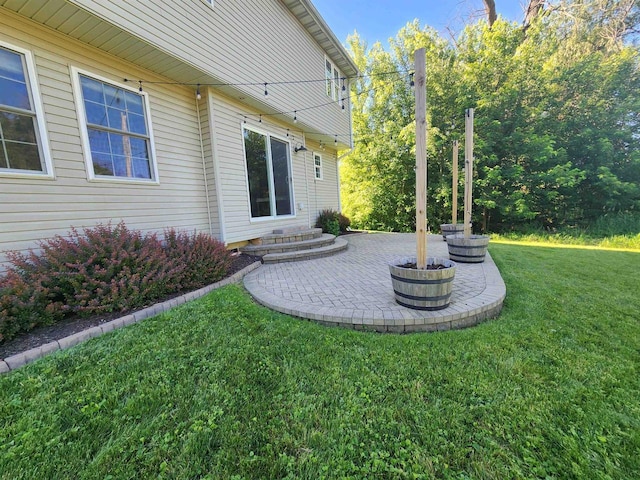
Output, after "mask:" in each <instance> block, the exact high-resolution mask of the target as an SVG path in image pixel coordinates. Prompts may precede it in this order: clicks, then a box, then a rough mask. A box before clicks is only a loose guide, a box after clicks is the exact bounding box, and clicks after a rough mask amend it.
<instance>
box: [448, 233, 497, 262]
mask: <svg viewBox="0 0 640 480" xmlns="http://www.w3.org/2000/svg"><path fill="white" fill-rule="evenodd" d="M487 245H489V236H487V235H470V236H469V237H468V238H465V236H464V235H462V234H457V235H448V236H447V248H448V249H449V258H450V259H451V260H453V261H455V262H461V263H482V262H484V257H485V255H486V254H487Z"/></svg>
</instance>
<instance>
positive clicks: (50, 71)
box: [0, 11, 215, 268]
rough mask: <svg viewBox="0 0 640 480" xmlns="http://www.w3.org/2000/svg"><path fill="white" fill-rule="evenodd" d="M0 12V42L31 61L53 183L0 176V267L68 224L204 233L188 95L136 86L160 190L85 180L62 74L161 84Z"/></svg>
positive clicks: (182, 90)
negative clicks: (143, 98)
mask: <svg viewBox="0 0 640 480" xmlns="http://www.w3.org/2000/svg"><path fill="white" fill-rule="evenodd" d="M2 13H3V14H2V15H0V39H1V40H3V41H5V42H7V43H9V44H12V45H15V46H18V47H21V48H24V49H28V50H30V51H31V52H32V53H33V56H34V60H35V66H36V75H37V81H38V83H39V88H40V93H41V99H42V103H43V108H44V113H45V119H46V128H47V131H48V133H49V145H50V150H51V154H52V158H53V168H54V173H55V177H56V178H55V179H41V178H35V177H34V178H33V179H31V178H10V177H0V268H1V267H2V266H3V264H5V266H6V263H5V262H6V256H5V254H6V251H8V250H22V249H25V248H29V247H34V246H35V242H36V241H37V240H40V239H44V238H48V237H52V236H53V235H55V234H64V233H66V232H67V231H68V230H69V228H70V227H71V226H75V227H84V226H91V225H95V224H97V223H99V222H106V221H107V220H109V219H112V220H113V221H114V222H118V221H120V220H124V221H125V222H126V224H127V225H128V226H129V227H131V228H138V229H142V230H145V231H161V230H163V229H164V228H165V227H176V228H180V229H189V230H194V229H195V230H198V231H205V232H208V231H209V225H208V215H207V205H206V201H205V198H206V196H205V187H204V179H203V170H202V154H201V150H200V141H199V134H198V121H197V116H196V111H195V100H194V92H193V90H192V89H190V88H186V87H180V86H163V85H152V84H149V85H148V88H147V86H145V91H147V92H148V101H149V103H150V110H151V119H150V120H151V124H152V128H153V132H154V138H155V150H156V162H157V164H158V172H159V181H160V183H159V184H141V183H135V184H134V183H126V182H117V183H116V182H107V181H100V182H97V181H96V182H89V181H88V180H87V172H86V164H85V160H84V158H83V153H82V148H81V139H80V129H79V123H78V118H77V113H76V107H75V102H74V96H73V90H72V79H71V71H70V66H74V67H77V68H80V69H82V70H85V71H87V72H91V73H94V74H96V75H100V76H102V77H106V78H108V79H111V80H113V82H114V83H115V84H122V80H123V78H125V77H141V78H150V79H152V80H157V81H160V80H163V79H162V78H160V77H156V76H154V75H152V74H151V73H150V72H148V71H144V70H141V69H139V68H137V67H136V66H135V65H131V64H128V63H125V62H122V61H120V60H119V59H117V58H115V57H112V56H110V55H106V54H104V53H102V52H101V51H100V50H98V49H95V48H91V47H87V46H86V45H83V44H82V43H80V42H77V41H74V40H70V39H69V38H68V37H65V36H63V35H60V34H57V33H55V32H53V31H52V30H50V29H47V28H45V27H42V26H40V25H38V24H36V23H34V22H31V21H29V20H25V19H23V18H22V17H20V16H18V15H15V14H13V13H11V12H7V11H3V12H2ZM209 188H210V190H211V188H212V186H211V185H210V186H209ZM214 196H215V192H214Z"/></svg>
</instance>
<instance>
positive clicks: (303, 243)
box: [242, 233, 336, 257]
mask: <svg viewBox="0 0 640 480" xmlns="http://www.w3.org/2000/svg"><path fill="white" fill-rule="evenodd" d="M297 237H299V235H298V236H296V238H297ZM335 238H336V237H335V235H330V234H328V233H325V234H322V233H321V236H320V237H316V238H310V239H307V240H300V241H289V242H283V243H271V244H266V245H265V244H264V242H263V243H262V245H247V246H246V247H243V248H242V251H243V252H244V253H247V254H249V255H258V256H260V257H262V256H264V255H269V254H270V253H287V252H293V251H297V250H310V249H313V248H320V247H326V246H327V245H331V244H332V243H333V241H334V240H335Z"/></svg>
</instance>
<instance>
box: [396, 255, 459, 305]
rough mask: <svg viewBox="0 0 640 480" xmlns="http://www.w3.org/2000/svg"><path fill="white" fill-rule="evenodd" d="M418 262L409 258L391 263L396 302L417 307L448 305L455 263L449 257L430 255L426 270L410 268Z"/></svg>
mask: <svg viewBox="0 0 640 480" xmlns="http://www.w3.org/2000/svg"><path fill="white" fill-rule="evenodd" d="M415 263H416V258H415V257H407V258H402V259H399V260H396V261H395V262H393V263H391V264H389V271H390V272H391V283H392V284H393V291H394V292H395V298H396V302H397V303H398V304H399V305H402V306H403V307H407V308H412V309H414V310H441V309H443V308H446V307H448V306H449V300H450V299H451V290H452V288H453V279H454V276H455V274H456V264H455V263H454V262H452V261H451V260H447V259H446V258H437V257H436V258H434V257H431V258H427V269H426V270H418V269H416V268H409V267H408V265H411V264H414V265H415ZM429 265H442V266H443V267H444V268H440V269H433V270H429V269H428V266H429Z"/></svg>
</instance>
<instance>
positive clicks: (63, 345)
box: [0, 262, 262, 375]
mask: <svg viewBox="0 0 640 480" xmlns="http://www.w3.org/2000/svg"><path fill="white" fill-rule="evenodd" d="M260 265H262V263H261V262H254V263H252V264H251V265H248V266H247V267H245V268H243V269H242V270H240V271H238V272H236V273H234V274H233V275H231V276H229V277H227V278H225V279H223V280H220V281H219V282H216V283H212V284H211V285H207V286H206V287H203V288H201V289H199V290H194V291H193V292H189V293H185V294H184V295H180V296H179V297H175V298H172V299H171V300H167V301H166V302H162V303H156V304H155V305H151V306H150V307H147V308H145V309H142V310H139V311H137V312H133V313H130V314H129V315H125V316H124V317H120V318H116V319H115V320H111V321H110V322H107V323H104V324H102V325H98V326H95V327H91V328H88V329H86V330H83V331H81V332H77V333H74V334H73V335H69V336H68V337H64V338H61V339H60V340H54V341H53V342H49V343H46V344H44V345H40V346H39V347H35V348H32V349H30V350H26V351H24V352H21V353H17V354H15V355H12V356H10V357H7V358H5V359H4V360H0V375H2V374H4V373H8V372H10V371H12V370H15V369H16V368H20V367H22V366H24V365H26V364H28V363H31V362H33V361H35V360H38V359H39V358H42V357H44V356H45V355H48V354H50V353H52V352H55V351H57V350H66V349H67V348H71V347H73V346H74V345H77V344H79V343H81V342H84V341H86V340H89V339H90V338H93V337H98V336H100V335H102V334H104V333H107V332H110V331H112V330H116V329H118V328H122V327H126V326H127V325H131V324H132V323H137V322H139V321H141V320H144V319H145V318H149V317H153V316H155V315H158V314H160V313H162V312H166V311H167V310H170V309H171V308H173V307H177V306H178V305H182V304H183V303H186V302H188V301H191V300H195V299H196V298H200V297H202V296H204V295H206V294H207V293H209V292H211V291H213V290H216V289H217V288H220V287H224V286H225V285H229V284H230V283H236V282H238V281H240V280H241V279H242V278H243V277H244V276H245V275H246V274H248V273H250V272H252V271H253V270H255V269H256V268H258V267H259V266H260Z"/></svg>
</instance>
